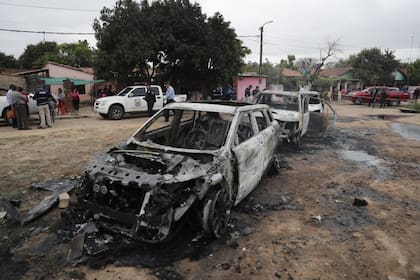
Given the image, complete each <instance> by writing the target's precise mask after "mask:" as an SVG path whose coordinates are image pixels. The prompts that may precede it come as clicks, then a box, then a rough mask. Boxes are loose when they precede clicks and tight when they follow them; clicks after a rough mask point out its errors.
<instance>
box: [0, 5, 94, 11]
mask: <svg viewBox="0 0 420 280" xmlns="http://www.w3.org/2000/svg"><path fill="white" fill-rule="evenodd" d="M0 5H2V6H12V7H24V8H36V9H47V10H64V11H73V12H89V13H99V12H100V11H99V10H83V9H73V8H59V7H47V6H35V5H22V4H10V3H2V2H0Z"/></svg>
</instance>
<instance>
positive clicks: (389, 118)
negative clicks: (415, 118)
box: [368, 114, 407, 121]
mask: <svg viewBox="0 0 420 280" xmlns="http://www.w3.org/2000/svg"><path fill="white" fill-rule="evenodd" d="M405 117H407V116H401V115H383V114H380V115H369V116H368V119H370V120H386V121H392V120H396V119H399V118H405Z"/></svg>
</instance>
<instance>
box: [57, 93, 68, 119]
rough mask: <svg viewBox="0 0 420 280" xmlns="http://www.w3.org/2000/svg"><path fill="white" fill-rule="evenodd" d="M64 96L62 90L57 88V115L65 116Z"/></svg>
mask: <svg viewBox="0 0 420 280" xmlns="http://www.w3.org/2000/svg"><path fill="white" fill-rule="evenodd" d="M65 98H66V96H65V94H64V92H63V89H62V88H58V93H57V101H58V114H57V115H62V116H63V115H65V114H66V103H65V102H64V100H65Z"/></svg>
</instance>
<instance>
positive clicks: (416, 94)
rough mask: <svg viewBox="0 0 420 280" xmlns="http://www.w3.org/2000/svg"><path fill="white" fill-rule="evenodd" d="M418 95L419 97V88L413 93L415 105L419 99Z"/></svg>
mask: <svg viewBox="0 0 420 280" xmlns="http://www.w3.org/2000/svg"><path fill="white" fill-rule="evenodd" d="M419 95H420V87H418V88H416V90H415V91H414V92H413V97H414V103H417V99H418V98H419Z"/></svg>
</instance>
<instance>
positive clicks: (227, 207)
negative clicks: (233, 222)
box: [203, 188, 232, 238]
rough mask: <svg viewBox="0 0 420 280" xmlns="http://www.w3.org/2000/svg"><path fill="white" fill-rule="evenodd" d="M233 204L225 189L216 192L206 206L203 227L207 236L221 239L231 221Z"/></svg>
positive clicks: (213, 192)
mask: <svg viewBox="0 0 420 280" xmlns="http://www.w3.org/2000/svg"><path fill="white" fill-rule="evenodd" d="M231 208H232V203H231V201H230V200H229V194H228V193H227V191H226V190H225V189H224V188H219V189H217V190H214V191H212V192H211V194H210V195H209V197H208V199H207V200H206V203H205V205H204V211H203V214H204V217H203V227H204V230H205V231H206V233H207V234H209V235H210V236H212V237H215V238H220V237H221V236H222V235H223V234H224V232H225V231H226V228H227V225H228V224H229V221H230V211H231Z"/></svg>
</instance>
